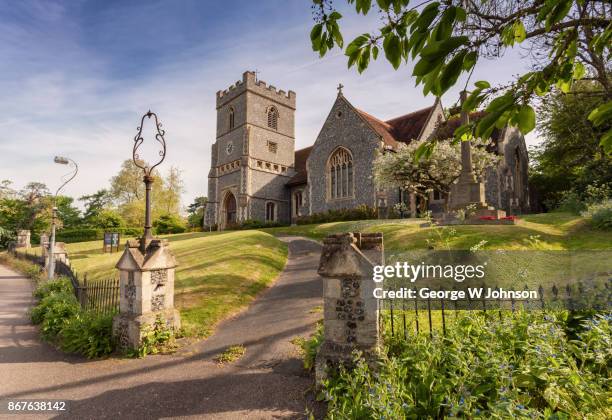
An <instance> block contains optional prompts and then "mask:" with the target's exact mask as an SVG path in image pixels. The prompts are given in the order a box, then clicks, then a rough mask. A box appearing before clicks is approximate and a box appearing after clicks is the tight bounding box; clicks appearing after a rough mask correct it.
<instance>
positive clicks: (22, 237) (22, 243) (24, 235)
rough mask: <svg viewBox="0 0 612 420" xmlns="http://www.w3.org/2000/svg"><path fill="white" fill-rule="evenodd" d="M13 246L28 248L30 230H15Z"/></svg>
mask: <svg viewBox="0 0 612 420" xmlns="http://www.w3.org/2000/svg"><path fill="white" fill-rule="evenodd" d="M15 248H30V231H29V230H20V231H18V232H17V244H16V245H15Z"/></svg>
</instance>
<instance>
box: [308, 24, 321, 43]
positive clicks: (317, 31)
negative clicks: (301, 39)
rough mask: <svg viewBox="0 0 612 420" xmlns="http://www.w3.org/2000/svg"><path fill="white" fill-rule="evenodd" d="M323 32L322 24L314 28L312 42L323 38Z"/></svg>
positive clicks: (311, 36)
mask: <svg viewBox="0 0 612 420" xmlns="http://www.w3.org/2000/svg"><path fill="white" fill-rule="evenodd" d="M322 31H323V25H322V24H321V23H317V24H316V25H315V26H313V27H312V30H311V31H310V40H311V41H314V40H315V39H317V38H319V37H321V32H322Z"/></svg>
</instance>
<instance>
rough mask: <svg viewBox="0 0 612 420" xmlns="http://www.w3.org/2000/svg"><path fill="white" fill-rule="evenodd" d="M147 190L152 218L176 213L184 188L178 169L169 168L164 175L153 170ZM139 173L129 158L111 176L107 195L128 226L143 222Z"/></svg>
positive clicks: (143, 190)
mask: <svg viewBox="0 0 612 420" xmlns="http://www.w3.org/2000/svg"><path fill="white" fill-rule="evenodd" d="M151 175H152V176H153V185H152V188H151V189H152V191H151V215H152V218H153V219H156V218H159V217H160V216H161V215H163V214H168V213H169V214H177V215H178V214H179V210H180V204H181V194H182V193H183V191H184V187H183V180H182V178H181V172H180V170H178V169H177V168H174V167H171V168H170V170H169V171H168V174H167V175H166V177H161V176H160V174H159V172H157V171H153V173H152V174H151ZM142 177H143V172H142V169H140V168H138V167H137V166H136V165H135V164H134V162H133V161H132V160H126V161H125V162H123V164H122V166H121V170H120V171H119V173H118V174H117V175H116V176H114V177H112V178H111V189H110V196H111V197H112V200H113V202H114V204H115V205H116V206H117V209H118V211H119V214H120V215H121V217H122V218H123V219H124V220H125V222H126V223H128V224H129V225H130V226H141V225H142V224H144V209H145V187H144V183H143V181H142Z"/></svg>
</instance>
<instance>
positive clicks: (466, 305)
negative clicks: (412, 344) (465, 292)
mask: <svg viewBox="0 0 612 420" xmlns="http://www.w3.org/2000/svg"><path fill="white" fill-rule="evenodd" d="M528 289H529V288H528V287H527V286H525V289H524V290H528ZM411 290H413V292H412V293H413V295H414V296H415V297H414V298H411V299H388V298H385V299H379V300H378V301H379V316H378V320H379V328H380V330H381V331H382V332H383V334H390V335H391V336H392V337H395V336H400V337H401V336H403V337H404V338H406V337H407V336H408V335H409V334H419V333H424V332H425V333H429V335H430V336H432V335H433V333H434V331H436V330H441V331H442V334H443V335H446V332H447V328H448V326H449V323H450V322H452V321H453V320H454V319H457V318H458V316H459V313H460V312H466V311H473V313H474V314H482V315H485V316H497V317H499V319H500V320H501V319H502V318H503V316H504V315H505V314H508V313H514V312H515V311H517V310H538V311H544V310H549V309H566V310H570V311H571V310H580V309H587V308H588V309H594V310H597V311H610V309H611V302H612V277H610V278H608V279H607V281H605V282H603V283H602V284H599V285H585V284H584V283H583V282H581V281H578V282H576V283H573V284H567V285H563V286H559V285H556V284H553V285H549V286H547V287H544V286H542V285H540V286H538V287H537V289H536V290H537V299H515V298H509V299H501V298H498V299H493V300H491V299H485V298H484V297H480V298H469V297H468V298H464V299H448V298H420V297H419V294H418V292H417V289H416V288H413V289H411ZM492 290H494V291H499V290H500V289H499V288H497V287H496V288H492ZM510 291H514V290H510ZM466 313H467V312H466Z"/></svg>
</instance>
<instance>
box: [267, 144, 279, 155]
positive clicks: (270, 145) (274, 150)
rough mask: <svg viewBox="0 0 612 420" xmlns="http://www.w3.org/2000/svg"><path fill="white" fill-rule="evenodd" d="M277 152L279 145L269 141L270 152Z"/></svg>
mask: <svg viewBox="0 0 612 420" xmlns="http://www.w3.org/2000/svg"><path fill="white" fill-rule="evenodd" d="M277 150H278V143H275V142H273V141H269V142H268V151H270V152H272V153H276V151H277Z"/></svg>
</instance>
